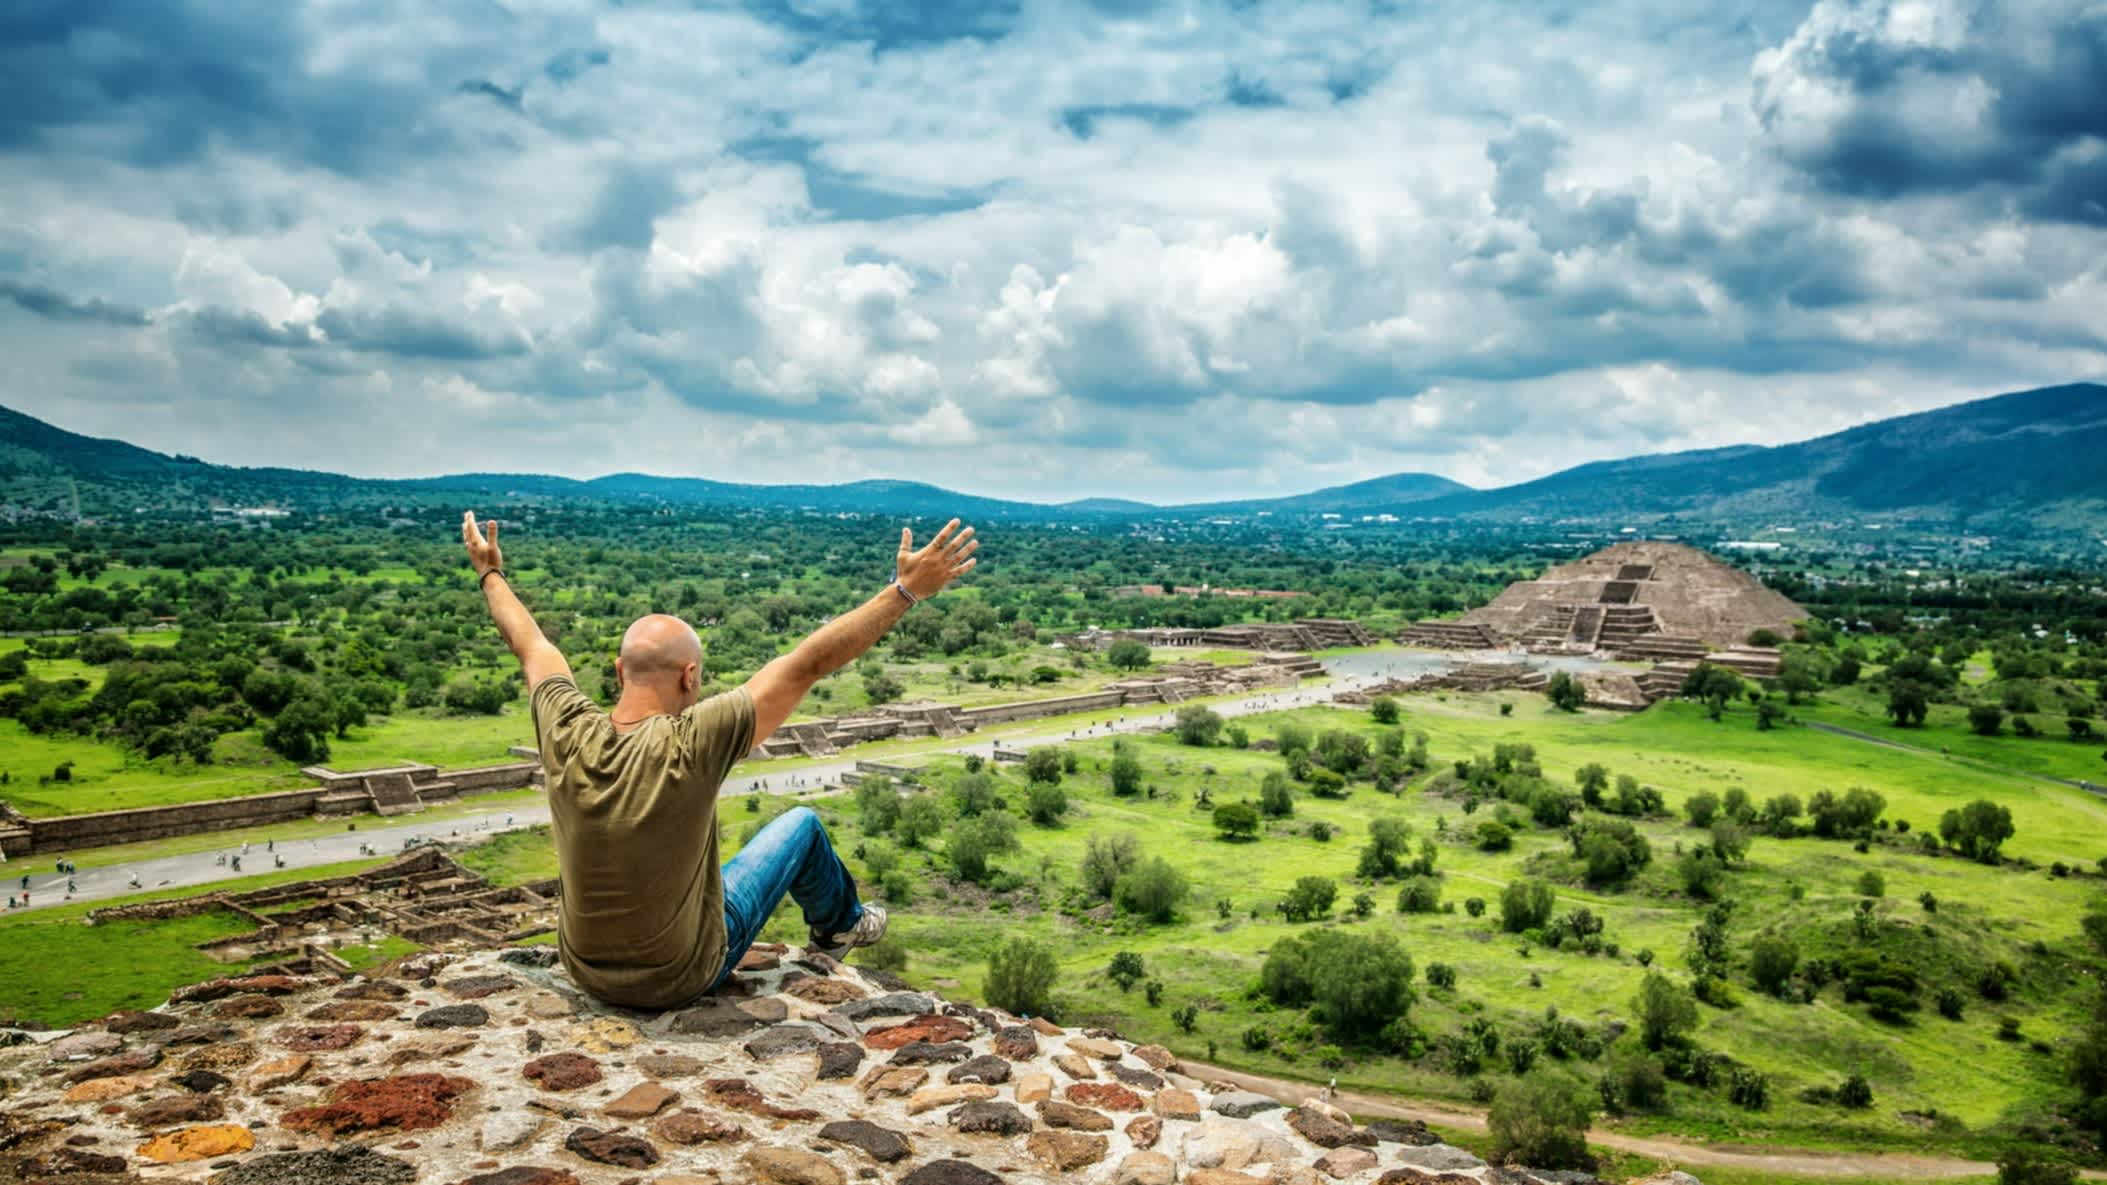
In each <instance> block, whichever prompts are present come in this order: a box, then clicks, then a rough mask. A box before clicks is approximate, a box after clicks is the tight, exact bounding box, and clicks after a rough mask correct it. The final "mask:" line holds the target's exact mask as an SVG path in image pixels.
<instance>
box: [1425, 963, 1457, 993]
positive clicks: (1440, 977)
mask: <svg viewBox="0 0 2107 1185" xmlns="http://www.w3.org/2000/svg"><path fill="white" fill-rule="evenodd" d="M1427 986H1428V987H1434V988H1441V989H1442V990H1444V991H1446V990H1448V989H1449V988H1453V987H1455V986H1456V969H1455V968H1454V967H1451V966H1449V965H1448V964H1447V963H1428V964H1427Z"/></svg>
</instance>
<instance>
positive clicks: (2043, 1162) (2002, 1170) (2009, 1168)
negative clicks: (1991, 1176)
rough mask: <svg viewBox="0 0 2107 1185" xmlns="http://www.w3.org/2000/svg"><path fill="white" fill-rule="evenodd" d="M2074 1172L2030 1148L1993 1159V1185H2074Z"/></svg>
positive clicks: (2071, 1168) (2058, 1161)
mask: <svg viewBox="0 0 2107 1185" xmlns="http://www.w3.org/2000/svg"><path fill="white" fill-rule="evenodd" d="M2077 1180H2078V1170H2077V1168H2076V1167H2075V1166H2073V1165H2070V1164H2066V1163H2064V1162H2063V1161H2061V1160H2056V1159H2052V1158H2051V1157H2050V1155H2049V1154H2048V1153H2046V1152H2043V1151H2041V1150H2040V1149H2038V1148H2035V1147H2033V1146H2031V1145H2026V1144H2020V1145H2015V1146H2014V1147H2013V1148H2012V1150H2011V1151H2009V1152H2007V1153H2005V1154H2004V1155H2003V1156H2000V1157H1998V1158H1997V1185H2077Z"/></svg>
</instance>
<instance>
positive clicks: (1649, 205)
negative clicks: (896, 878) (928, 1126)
mask: <svg viewBox="0 0 2107 1185" xmlns="http://www.w3.org/2000/svg"><path fill="white" fill-rule="evenodd" d="M1734 7H1735V8H1736V11H1733V12H1731V13H1729V12H1726V11H1725V6H1720V5H1714V4H1707V3H1698V2H1690V0H1686V2H1683V3H1670V2H1666V0H1606V2H1603V3H1588V4H1579V3H1573V4H1562V3H1560V4H1531V5H1505V4H1502V5H1491V4H1485V3H1469V2H1463V0H1454V2H1442V0H1435V2H1431V3H1403V4H1391V3H1368V4H1332V3H1324V2H1319V0H1287V2H1282V3H1274V2H1270V0H1238V2H1232V3H1227V4H1202V3H1167V4H1160V5H1157V4H1146V3H1131V2H1126V0H1099V2H1097V3H1092V4H1058V3H1044V2H1040V0H1008V2H1004V0H984V2H974V0H938V2H934V3H929V4H924V5H913V4H909V3H906V2H904V0H773V2H761V3H754V4H751V5H747V6H743V7H741V6H710V5H707V4H674V3H652V2H649V0H646V2H631V3H623V4H619V5H613V4H609V5H599V6H594V5H589V4H584V3H568V2H567V3H555V2H553V0H503V2H499V0H483V2H481V3H477V2H473V0H470V2H463V3H448V4H433V3H430V2H429V0H399V2H396V3H392V4H391V3H388V2H385V0H357V2H353V0H305V2H295V0H285V2H283V3H269V4H255V3H232V2H228V3H201V2H197V0H154V2H153V3H140V2H135V0H14V2H12V3H9V4H8V5H6V6H5V9H4V11H0V403H4V404H6V405H8V406H11V407H14V408H17V409H19V410H22V411H26V412H28V413H30V414H33V415H37V416H40V417H43V418H46V419H49V420H52V421H54V422H56V423H58V424H60V425H61V426H64V427H67V428H71V429H73V430H76V431H81V432H87V433H91V434H95V435H108V436H118V437H122V438H125V439H129V440H132V441H135V442H137V443H141V444H145V445H148V446H150V447H154V448H158V449H162V450H165V451H178V452H186V453H191V454H195V455H198V456H202V457H204V458H206V459H208V460H214V461H221V462H226V463H233V464H285V465H298V466H309V467H317V468H327V469H333V470H337V471H342V472H352V473H359V474H369V475H377V476H405V475H418V474H432V473H443V472H460V471H468V470H507V471H531V472H551V473H563V474H570V475H575V476H593V475H597V474H602V473H608V472H617V471H625V470H641V471H648V472H656V473H667V474H690V475H699V476H709V477H718V478H724V479H731V480H749V481H834V480H851V479H856V478H863V477H874V476H875V477H903V478H917V479H923V480H930V481H937V482H940V483H943V484H947V485H951V486H954V487H957V488H961V489H966V490H970V491H973V492H976V493H987V494H997V495H1006V496H1016V497H1024V498H1031V499H1035V500H1036V499H1044V500H1054V499H1062V498H1069V497H1077V496H1084V495H1092V494H1101V495H1121V496H1129V497H1140V498H1149V499H1155V500H1181V499H1188V498H1193V499H1197V498H1202V497H1220V496H1245V495H1251V494H1258V493H1272V492H1294V491H1300V490H1305V489H1310V488H1314V487H1317V486H1321V485H1328V484H1336V483H1338V482H1342V481H1351V480H1357V479H1360V478H1365V477H1372V476H1377V475H1380V474H1384V473H1391V472H1397V471H1404V470H1422V471H1430V472H1435V473H1441V474H1445V475H1447V476H1450V477H1453V478H1457V479H1459V480H1462V481H1467V482H1470V483H1472V484H1479V485H1485V484H1504V483H1506V482H1510V481H1515V480H1521V479H1525V478H1529V477H1534V476H1538V475H1540V474H1542V473H1545V472H1548V471H1551V470H1553V469H1557V468H1561V467H1564V466H1566V465H1569V464H1573V463H1577V462H1580V461H1585V460H1592V459H1598V458H1603V457H1610V456H1621V455H1627V454H1630V453H1635V452H1647V451H1661V450H1668V449H1676V448H1685V447H1694V446H1702V445H1715V444H1725V443H1732V442H1738V441H1758V442H1773V441H1781V440H1789V439H1796V438H1800V437H1804V436H1808V435H1813V434H1816V433H1818V432H1822V431H1827V430H1830V429H1834V428H1838V427H1843V426H1846V425H1849V424H1852V423H1856V422H1860V421H1863V420H1867V419H1872V418H1877V417H1881V416H1886V415H1892V414H1896V413H1900V412H1905V411H1911V410H1918V409H1922V408H1926V407H1932V406H1936V405H1940V404H1943V403H1949V402H1953V401H1956V400H1960V399H1965V398H1971V397H1974V396H1978V395H1984V394H1991V393H1995V392H2000V391H2006V390H2015V389H2019V388H2023V387H2028V386H2035V385H2041V384H2044V383H2050V382H2061V381H2069V380H2072V379H2086V378H2090V379H2098V378H2103V377H2107V311H2103V310H2107V8H2103V7H2102V5H2101V4H2100V2H2099V0H1982V2H1969V0H1928V2H1922V3H1919V2H1897V3H1860V2H1855V0H1852V2H1841V3H1832V2H1829V0H1824V2H1823V3H1819V4H1816V5H1814V6H1812V7H1811V8H1810V7H1808V6H1807V5H1805V4H1801V3H1753V4H1747V5H1740V6H1734Z"/></svg>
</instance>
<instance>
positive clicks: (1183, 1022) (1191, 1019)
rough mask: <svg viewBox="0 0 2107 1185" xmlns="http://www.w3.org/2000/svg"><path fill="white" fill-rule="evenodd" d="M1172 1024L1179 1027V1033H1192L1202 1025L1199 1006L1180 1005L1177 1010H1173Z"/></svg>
mask: <svg viewBox="0 0 2107 1185" xmlns="http://www.w3.org/2000/svg"><path fill="white" fill-rule="evenodd" d="M1171 1023H1172V1024H1174V1025H1177V1026H1178V1031H1179V1032H1181V1033H1190V1032H1192V1031H1193V1029H1195V1028H1196V1027H1198V1026H1199V1023H1200V1007H1199V1005H1197V1004H1180V1005H1179V1006H1178V1007H1177V1008H1175V1009H1172V1010H1171Z"/></svg>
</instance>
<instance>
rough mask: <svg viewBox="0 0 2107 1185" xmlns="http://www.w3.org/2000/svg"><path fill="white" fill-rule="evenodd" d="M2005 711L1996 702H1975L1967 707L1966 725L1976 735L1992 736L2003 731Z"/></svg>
mask: <svg viewBox="0 0 2107 1185" xmlns="http://www.w3.org/2000/svg"><path fill="white" fill-rule="evenodd" d="M2004 724H2005V711H2004V709H2003V708H2000V707H1998V706H1997V705H1996V704H1977V705H1975V706H1974V707H1972V708H1969V709H1968V727H1969V729H1970V730H1971V731H1973V732H1974V733H1975V735H1977V736H1983V737H1994V736H1996V735H1997V734H1998V733H2001V732H2003V731H2004V730H2005V729H2004Z"/></svg>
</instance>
